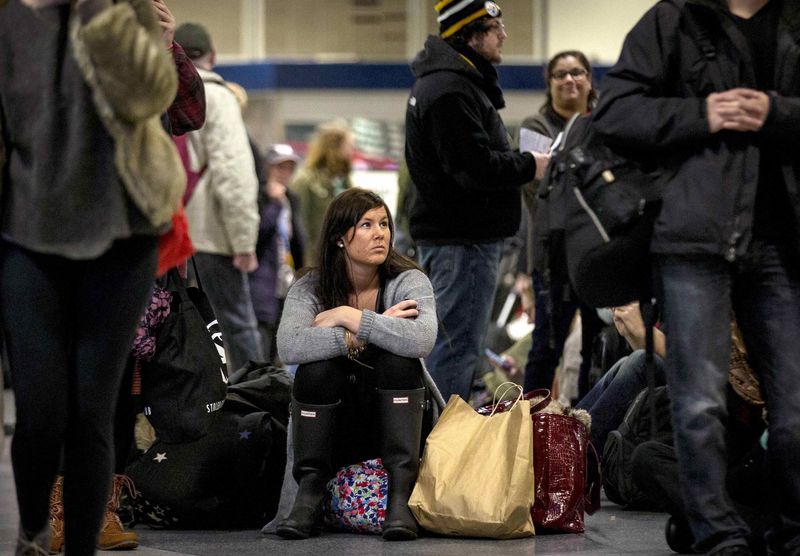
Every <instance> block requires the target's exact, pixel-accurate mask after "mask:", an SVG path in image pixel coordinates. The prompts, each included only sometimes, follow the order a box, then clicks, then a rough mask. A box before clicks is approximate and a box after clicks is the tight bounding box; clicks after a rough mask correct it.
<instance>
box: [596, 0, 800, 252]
mask: <svg viewBox="0 0 800 556" xmlns="http://www.w3.org/2000/svg"><path fill="white" fill-rule="evenodd" d="M725 9H726V8H725V2H723V1H720V0H716V1H715V0H684V1H681V0H662V1H661V2H659V3H658V4H656V5H655V6H654V7H653V8H651V9H650V11H648V12H647V13H646V14H645V15H644V17H642V19H641V20H640V21H639V22H638V23H637V24H636V26H635V27H634V28H633V30H631V32H630V33H629V34H628V36H627V37H626V39H625V43H624V45H623V49H622V54H621V56H620V59H619V61H618V62H617V64H616V65H615V66H614V67H613V68H612V69H611V70H610V71H609V73H608V74H607V76H606V78H605V79H604V81H603V83H602V87H601V90H602V97H601V100H600V104H599V106H598V107H597V109H596V110H595V112H594V122H595V124H596V129H597V130H598V131H599V132H600V133H601V134H603V135H604V136H606V138H607V139H608V140H609V141H610V142H612V143H616V144H617V145H618V146H621V147H625V148H627V149H629V150H632V151H633V152H635V153H638V154H639V155H641V156H642V157H643V158H650V159H653V158H656V159H658V162H659V164H660V165H661V166H662V167H663V168H664V169H665V170H666V175H667V176H668V181H667V184H666V188H665V192H664V204H663V208H662V210H661V214H660V216H659V218H658V221H657V222H656V226H655V232H654V236H653V241H652V245H651V247H652V251H653V252H654V253H667V254H720V255H723V256H724V257H726V258H727V259H728V260H729V261H732V260H734V259H736V258H737V257H739V256H741V255H742V254H744V252H745V251H746V250H747V248H748V246H749V244H750V241H751V239H752V231H753V230H752V224H753V209H754V205H755V198H756V187H757V185H758V181H759V156H760V153H759V148H758V146H757V145H758V144H759V143H760V144H768V145H769V146H770V148H772V149H775V150H776V151H777V153H778V154H777V157H776V159H777V160H779V161H780V162H779V163H780V164H781V165H782V168H781V170H782V174H783V177H784V181H785V185H786V190H787V196H788V199H789V203H790V204H791V209H792V216H793V220H794V222H793V228H792V229H790V230H786V236H787V237H786V241H787V243H790V244H792V245H793V246H794V248H795V250H797V251H800V192H799V191H798V177H800V133H798V132H797V130H798V129H800V45H799V44H798V42H799V41H800V2H796V1H794V0H786V1H784V2H783V8H782V14H781V17H780V23H779V28H778V44H777V56H776V59H777V60H776V64H775V90H774V91H768V94H769V95H770V110H769V116H768V119H767V121H766V122H765V124H764V126H763V127H762V129H761V130H760V131H759V132H757V133H741V132H732V131H723V132H718V133H716V134H713V135H712V134H711V133H710V132H709V130H708V122H707V119H706V97H707V96H708V95H709V94H710V93H713V92H720V91H724V90H728V89H732V88H735V87H749V88H756V86H755V83H756V77H755V73H754V71H753V62H752V60H751V59H750V53H749V47H748V46H747V44H746V39H745V37H744V36H743V35H742V34H741V32H740V31H739V30H738V29H737V27H736V24H735V23H734V22H733V20H732V19H731V17H730V15H729V14H726V13H725V11H724V10H725ZM687 15H689V16H692V17H693V21H694V22H695V24H694V27H693V26H691V25H689V24H688V23H687V22H688V21H689V20H688V19H687ZM698 29H700V30H702V29H704V30H705V31H701V33H705V36H706V37H707V41H708V42H709V43H710V44H711V45H713V55H712V56H705V55H704V54H703V52H702V51H701V50H702V49H701V45H702V43H703V41H702V40H698V36H702V35H698V32H697V31H698ZM709 58H710V59H709ZM767 185H768V184H767Z"/></svg>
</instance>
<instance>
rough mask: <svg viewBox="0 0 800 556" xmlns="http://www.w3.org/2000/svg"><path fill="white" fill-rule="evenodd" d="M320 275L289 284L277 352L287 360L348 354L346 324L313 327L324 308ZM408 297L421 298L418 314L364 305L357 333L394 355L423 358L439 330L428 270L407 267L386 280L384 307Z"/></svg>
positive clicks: (307, 276) (286, 361) (320, 358)
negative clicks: (386, 311) (405, 314)
mask: <svg viewBox="0 0 800 556" xmlns="http://www.w3.org/2000/svg"><path fill="white" fill-rule="evenodd" d="M316 279H317V273H316V271H312V272H309V273H308V274H306V275H305V276H303V277H302V278H300V279H299V280H298V281H297V282H295V283H294V284H293V285H292V287H291V288H290V289H289V293H288V295H287V297H286V304H285V305H284V308H283V315H282V316H281V322H280V325H279V326H278V355H279V356H280V359H281V361H283V362H284V363H289V364H299V363H308V362H312V361H322V360H325V359H331V358H333V357H337V356H340V355H346V354H347V344H346V343H345V339H344V328H343V327H340V326H339V327H335V328H319V327H315V326H314V317H316V316H317V315H318V314H319V313H321V312H322V311H323V308H322V306H321V303H320V301H319V299H318V298H317V296H316V294H315V293H314V284H315V281H316ZM404 299H414V300H415V301H416V302H417V310H418V311H419V315H418V316H417V317H416V318H414V319H404V318H397V317H389V316H386V315H380V314H377V313H375V311H370V310H369V309H365V310H364V311H362V315H361V323H360V326H359V330H358V335H357V336H356V337H357V338H358V339H359V340H363V341H365V342H367V343H370V344H373V345H376V346H378V347H380V348H383V349H385V350H386V351H389V352H391V353H394V354H395V355H400V356H402V357H419V358H422V357H425V356H427V355H428V354H429V353H430V351H431V349H433V344H434V342H435V341H436V333H437V319H436V303H435V302H434V298H433V287H432V286H431V283H430V281H429V280H428V277H427V276H425V274H423V273H422V272H420V271H419V270H407V271H405V272H403V273H401V274H400V275H399V276H397V277H396V278H392V279H390V280H388V281H387V282H386V284H385V285H384V289H383V302H384V306H385V307H387V308H389V307H391V306H393V305H395V304H397V303H399V302H400V301H402V300H404Z"/></svg>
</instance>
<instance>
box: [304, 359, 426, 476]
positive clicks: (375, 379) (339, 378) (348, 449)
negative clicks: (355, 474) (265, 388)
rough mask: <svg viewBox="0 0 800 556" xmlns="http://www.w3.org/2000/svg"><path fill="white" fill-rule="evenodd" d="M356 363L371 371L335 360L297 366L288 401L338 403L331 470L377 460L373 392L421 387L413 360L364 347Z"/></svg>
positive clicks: (418, 369)
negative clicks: (364, 349) (367, 460)
mask: <svg viewBox="0 0 800 556" xmlns="http://www.w3.org/2000/svg"><path fill="white" fill-rule="evenodd" d="M360 361H363V362H364V363H365V364H366V365H369V367H372V368H368V367H365V366H364V365H362V364H361V363H357V362H354V361H351V360H349V359H347V358H346V357H336V358H334V359H328V360H325V361H316V362H313V363H304V364H302V365H300V366H299V367H298V368H297V374H296V375H295V379H294V389H293V390H292V396H293V397H294V399H295V400H297V401H298V402H300V403H304V404H311V405H329V404H333V403H336V402H337V401H341V405H340V406H339V411H338V412H337V427H336V431H337V432H336V441H335V442H334V453H333V463H334V468H338V467H341V466H343V465H349V464H352V463H356V462H358V461H361V460H366V459H371V458H375V457H378V456H379V455H380V454H379V434H380V430H379V427H378V426H377V425H378V423H379V422H380V416H379V415H378V414H377V410H376V399H375V396H374V392H375V390H414V389H418V388H422V387H423V386H424V381H423V379H422V364H421V363H420V361H419V359H410V358H407V357H400V356H399V355H395V354H393V353H389V352H388V351H386V350H383V349H380V348H377V347H375V346H368V347H367V349H366V351H365V352H364V353H363V354H362V357H361V358H360Z"/></svg>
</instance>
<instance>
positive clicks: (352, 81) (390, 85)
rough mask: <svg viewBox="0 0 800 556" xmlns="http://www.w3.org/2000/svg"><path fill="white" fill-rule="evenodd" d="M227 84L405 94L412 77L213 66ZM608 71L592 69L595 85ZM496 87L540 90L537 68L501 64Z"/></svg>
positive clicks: (370, 67)
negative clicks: (397, 92)
mask: <svg viewBox="0 0 800 556" xmlns="http://www.w3.org/2000/svg"><path fill="white" fill-rule="evenodd" d="M215 71H217V72H219V74H220V75H222V77H223V78H225V79H226V80H228V81H234V82H236V83H239V84H240V85H242V86H243V87H244V88H246V89H249V90H280V89H306V90H313V89H375V90H388V89H394V90H397V89H400V90H408V89H410V88H411V85H412V84H413V83H414V77H413V75H412V74H411V70H410V69H409V67H408V64H405V63H400V64H378V63H354V64H318V63H315V62H281V61H265V62H254V63H250V64H224V65H220V66H217V67H216V68H215ZM607 71H608V67H600V68H595V69H594V78H595V82H596V83H597V82H599V80H600V78H601V77H602V76H603V75H605V73H606V72H607ZM497 73H498V75H499V76H500V86H501V87H502V88H503V89H504V90H506V91H513V90H518V91H536V90H544V88H545V83H544V77H543V68H542V66H541V65H513V64H503V65H502V66H500V67H498V70H497Z"/></svg>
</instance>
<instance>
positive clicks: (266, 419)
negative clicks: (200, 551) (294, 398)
mask: <svg viewBox="0 0 800 556" xmlns="http://www.w3.org/2000/svg"><path fill="white" fill-rule="evenodd" d="M237 374H239V373H237ZM245 376H249V377H250V380H243V379H244V377H245ZM238 378H239V379H240V380H241V382H240V383H238V384H236V385H232V386H231V387H230V390H231V391H230V392H229V394H228V396H227V398H226V400H225V405H224V406H223V408H222V409H221V410H220V411H219V412H218V414H217V418H216V419H215V420H214V421H213V422H212V423H211V425H210V427H209V430H208V433H207V434H206V435H204V436H203V437H201V438H199V439H197V440H194V441H191V442H185V443H180V444H174V443H167V442H163V441H161V440H157V441H156V442H155V443H154V444H153V445H152V446H151V447H150V448H149V449H148V450H147V452H145V453H143V454H141V455H140V456H139V457H137V458H135V459H134V460H133V461H132V462H131V463H130V464H129V465H128V467H127V468H126V473H127V475H129V476H130V477H131V479H133V482H134V484H135V485H136V489H137V490H138V493H139V495H138V496H137V497H136V498H135V499H133V500H132V501H131V502H132V504H133V507H134V514H135V517H136V520H137V521H138V522H140V523H145V524H147V525H150V526H151V527H157V528H171V529H241V528H250V527H260V526H261V525H263V524H264V523H265V522H266V521H268V520H269V519H271V518H272V516H274V515H275V512H276V511H277V507H278V499H279V497H280V490H281V486H282V481H283V469H284V467H285V465H286V426H287V422H288V399H289V398H290V396H291V390H292V377H291V375H289V374H288V373H287V372H286V371H284V370H282V369H275V368H273V367H268V366H262V367H258V368H255V367H253V368H248V371H247V372H244V373H242V374H241V376H239V377H238ZM265 381H269V382H270V388H269V389H267V390H265V389H262V388H261V387H263V386H264V384H265ZM259 391H260V394H258V392H259ZM265 407H270V408H272V409H273V410H274V411H275V413H276V415H273V414H271V413H270V412H269V411H265V410H264V409H265Z"/></svg>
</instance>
